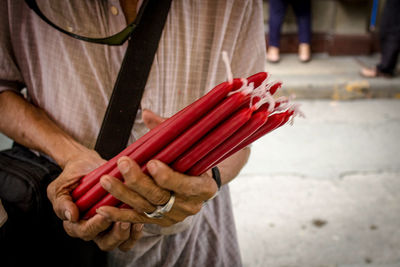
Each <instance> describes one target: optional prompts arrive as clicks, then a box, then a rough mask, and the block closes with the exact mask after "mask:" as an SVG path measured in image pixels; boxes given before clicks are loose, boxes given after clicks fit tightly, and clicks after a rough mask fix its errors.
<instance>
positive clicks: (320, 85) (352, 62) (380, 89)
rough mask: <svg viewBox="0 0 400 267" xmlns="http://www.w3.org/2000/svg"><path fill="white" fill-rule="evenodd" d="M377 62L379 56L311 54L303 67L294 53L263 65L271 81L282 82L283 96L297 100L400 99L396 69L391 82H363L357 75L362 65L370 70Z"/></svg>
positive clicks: (378, 80)
mask: <svg viewBox="0 0 400 267" xmlns="http://www.w3.org/2000/svg"><path fill="white" fill-rule="evenodd" d="M378 62H379V55H372V56H337V57H329V56H328V55H326V54H313V58H312V61H310V62H308V63H306V64H304V63H300V62H299V60H298V57H297V55H295V54H282V55H281V61H280V62H279V63H278V64H272V63H268V64H267V71H268V72H270V73H271V74H272V76H271V79H272V80H281V81H283V82H284V87H283V90H282V93H283V94H284V95H287V94H292V93H293V94H295V95H296V96H297V98H298V99H333V100H349V99H370V98H400V69H398V73H399V75H397V76H396V77H395V78H392V79H387V78H374V79H366V78H363V77H362V76H361V75H360V74H359V71H360V68H361V67H362V66H369V67H373V66H375V65H376V64H377V63H378ZM398 67H399V68H400V65H399V66H398Z"/></svg>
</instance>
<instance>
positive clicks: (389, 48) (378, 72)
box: [361, 0, 400, 78]
mask: <svg viewBox="0 0 400 267" xmlns="http://www.w3.org/2000/svg"><path fill="white" fill-rule="evenodd" d="M399 14H400V1H398V0H386V3H385V7H384V9H383V13H382V15H381V23H380V26H379V31H380V40H379V41H380V50H381V60H380V63H379V64H378V65H377V66H376V67H375V68H366V67H364V68H362V69H361V75H362V76H364V77H367V78H374V77H379V76H383V77H392V76H393V75H395V72H396V65H397V60H398V57H399V54H400V16H399Z"/></svg>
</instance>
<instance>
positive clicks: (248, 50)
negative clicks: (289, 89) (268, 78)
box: [231, 0, 266, 78]
mask: <svg viewBox="0 0 400 267" xmlns="http://www.w3.org/2000/svg"><path fill="white" fill-rule="evenodd" d="M244 12H245V13H244V16H243V22H242V25H241V29H240V32H239V35H238V37H237V38H238V39H237V42H236V45H235V48H234V50H233V56H232V62H231V68H232V73H234V76H236V77H243V78H244V77H248V76H250V75H253V74H255V73H257V72H260V71H265V70H266V43H265V30H264V18H263V3H262V0H249V1H247V5H246V9H245V11H244Z"/></svg>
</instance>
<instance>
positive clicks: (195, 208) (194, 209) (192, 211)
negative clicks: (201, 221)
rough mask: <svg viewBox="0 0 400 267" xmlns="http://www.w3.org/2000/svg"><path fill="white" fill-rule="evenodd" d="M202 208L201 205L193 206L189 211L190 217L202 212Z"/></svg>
mask: <svg viewBox="0 0 400 267" xmlns="http://www.w3.org/2000/svg"><path fill="white" fill-rule="evenodd" d="M201 207H202V206H201V205H200V204H195V205H191V206H190V208H189V210H188V213H189V214H190V215H195V214H197V213H198V212H199V211H200V210H201Z"/></svg>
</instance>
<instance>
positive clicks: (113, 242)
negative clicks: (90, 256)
mask: <svg viewBox="0 0 400 267" xmlns="http://www.w3.org/2000/svg"><path fill="white" fill-rule="evenodd" d="M104 162H105V161H104V160H103V159H102V158H101V157H100V156H99V155H98V154H97V153H96V152H95V151H93V150H88V151H87V152H85V153H83V154H82V155H79V156H77V157H73V158H72V159H71V160H69V161H67V163H66V164H65V168H64V170H63V172H62V173H61V175H60V176H59V177H58V178H57V179H55V180H54V181H53V182H52V183H51V184H50V185H49V186H48V188H47V195H48V197H49V199H50V201H51V203H52V204H53V208H54V211H55V213H56V214H57V216H58V217H59V218H60V219H62V220H64V229H65V231H66V232H67V233H68V234H69V235H70V236H72V237H79V238H81V239H84V240H86V241H89V240H93V241H94V242H95V243H96V244H97V245H98V246H99V248H100V249H102V250H113V249H114V248H117V247H118V248H119V249H120V250H123V251H127V250H129V249H130V248H132V247H133V245H134V244H135V242H136V241H137V240H138V239H139V238H140V236H141V232H142V231H141V230H142V227H143V225H142V224H131V223H129V222H128V223H127V222H116V223H113V222H111V221H110V220H108V219H107V218H105V217H104V216H101V215H96V216H94V217H93V218H91V219H90V220H79V210H78V207H77V206H76V205H75V203H74V202H73V201H72V198H71V195H70V193H71V191H72V190H73V189H74V188H75V187H76V185H77V182H78V181H79V179H80V177H82V176H84V175H85V174H87V173H89V172H90V171H92V170H93V169H95V168H97V167H98V166H100V165H101V164H103V163H104Z"/></svg>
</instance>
